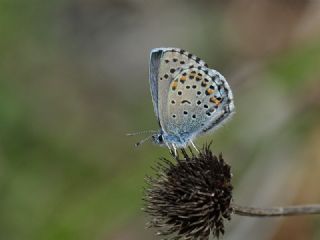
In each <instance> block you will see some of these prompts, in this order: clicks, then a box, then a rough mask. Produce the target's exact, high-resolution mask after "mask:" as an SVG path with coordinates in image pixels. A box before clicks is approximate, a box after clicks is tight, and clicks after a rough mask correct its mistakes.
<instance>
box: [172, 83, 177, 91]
mask: <svg viewBox="0 0 320 240" xmlns="http://www.w3.org/2000/svg"><path fill="white" fill-rule="evenodd" d="M177 86H178V83H177V82H176V81H174V82H173V83H172V85H171V89H172V90H176V88H177Z"/></svg>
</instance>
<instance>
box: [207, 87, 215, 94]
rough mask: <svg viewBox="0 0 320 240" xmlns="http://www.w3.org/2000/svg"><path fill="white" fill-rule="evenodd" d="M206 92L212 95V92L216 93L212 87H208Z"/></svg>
mask: <svg viewBox="0 0 320 240" xmlns="http://www.w3.org/2000/svg"><path fill="white" fill-rule="evenodd" d="M206 93H207V94H208V95H211V94H212V93H214V90H213V89H211V88H208V89H207V90H206Z"/></svg>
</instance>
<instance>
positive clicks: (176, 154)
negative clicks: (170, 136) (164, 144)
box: [172, 144, 178, 157]
mask: <svg viewBox="0 0 320 240" xmlns="http://www.w3.org/2000/svg"><path fill="white" fill-rule="evenodd" d="M172 148H173V151H174V156H176V157H177V156H178V151H177V147H176V145H174V144H172Z"/></svg>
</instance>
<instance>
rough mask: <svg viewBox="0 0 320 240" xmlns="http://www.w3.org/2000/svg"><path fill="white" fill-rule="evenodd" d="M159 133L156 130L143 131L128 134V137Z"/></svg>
mask: <svg viewBox="0 0 320 240" xmlns="http://www.w3.org/2000/svg"><path fill="white" fill-rule="evenodd" d="M156 132H158V131H155V130H147V131H141V132H135V133H127V134H126V136H136V135H140V134H147V133H156Z"/></svg>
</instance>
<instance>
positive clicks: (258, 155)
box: [0, 0, 320, 240]
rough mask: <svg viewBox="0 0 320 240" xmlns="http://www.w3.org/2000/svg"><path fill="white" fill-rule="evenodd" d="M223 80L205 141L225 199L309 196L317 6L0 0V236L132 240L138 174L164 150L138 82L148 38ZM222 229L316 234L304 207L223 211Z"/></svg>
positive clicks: (150, 235) (315, 130)
mask: <svg viewBox="0 0 320 240" xmlns="http://www.w3.org/2000/svg"><path fill="white" fill-rule="evenodd" d="M163 46H164V47H179V48H184V49H186V50H188V51H190V52H192V53H194V54H195V55H197V56H199V57H201V58H202V59H204V60H205V61H206V62H207V63H208V64H209V66H210V67H212V68H214V69H217V70H218V71H220V72H221V73H222V74H223V75H225V77H226V79H227V80H228V81H229V83H230V85H231V87H232V89H233V92H234V96H235V105H236V111H237V113H236V114H235V116H234V118H233V119H232V120H231V121H230V122H229V123H228V124H226V125H225V127H223V128H221V129H219V130H218V131H217V132H216V133H214V134H211V135H210V136H206V137H201V138H199V139H198V140H197V144H198V145H201V144H202V143H204V142H206V141H210V140H213V150H214V151H216V152H217V153H219V152H223V153H224V155H225V158H226V160H227V161H228V162H229V163H230V164H231V165H232V169H233V173H234V181H233V183H234V185H235V192H234V199H235V201H236V202H237V203H239V204H245V205H253V206H271V205H285V204H299V203H316V202H318V203H319V202H320V189H319V181H320V180H319V176H320V111H319V110H320V2H319V1H311V0H310V1H298V0H296V1H292V0H290V1H289V0H281V1H277V0H260V1H253V0H241V1H240V0H233V1H225V2H224V1H209V0H200V1H168V0H167V1H149V2H148V1H141V0H119V1H116V0H114V1H108V0H105V1H102V0H93V1H88V0H81V1H73V0H69V1H59V0H58V1H53V0H47V1H39V0H30V1H8V0H2V1H0V239H6V240H20V239H35V240H40V239H41V240H42V239H46V240H51V239H52V240H53V239H62V240H84V239H97V240H102V239H112V240H129V239H130V240H131V239H132V240H143V239H157V238H156V237H155V236H154V232H153V231H151V230H146V229H145V226H144V224H145V222H146V221H147V218H148V216H146V215H145V214H144V213H142V212H141V211H140V208H141V207H142V204H143V203H142V201H141V198H142V193H143V191H142V189H143V186H144V185H145V184H144V176H145V175H146V174H151V173H152V170H151V168H150V167H151V166H153V165H154V163H155V161H157V159H158V158H159V157H160V156H168V151H167V149H165V148H160V147H158V146H155V145H152V144H149V143H147V144H144V145H143V146H141V147H140V148H139V149H135V148H134V147H133V145H134V143H135V142H136V141H138V140H140V138H142V137H143V136H141V137H140V136H138V137H131V138H129V137H125V133H127V132H135V131H139V130H149V129H157V128H158V126H157V121H156V119H155V116H154V112H153V107H152V102H151V97H150V93H149V83H148V61H149V52H150V50H151V49H152V48H154V47H163ZM225 239H238V240H239V239H250V240H251V239H259V240H261V239H262V240H263V239H273V240H275V239H312V240H316V239H320V218H319V217H317V216H306V217H292V218H280V219H250V218H244V217H237V216H235V217H234V218H233V220H232V221H231V222H230V223H229V224H228V226H227V233H226V236H225Z"/></svg>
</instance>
